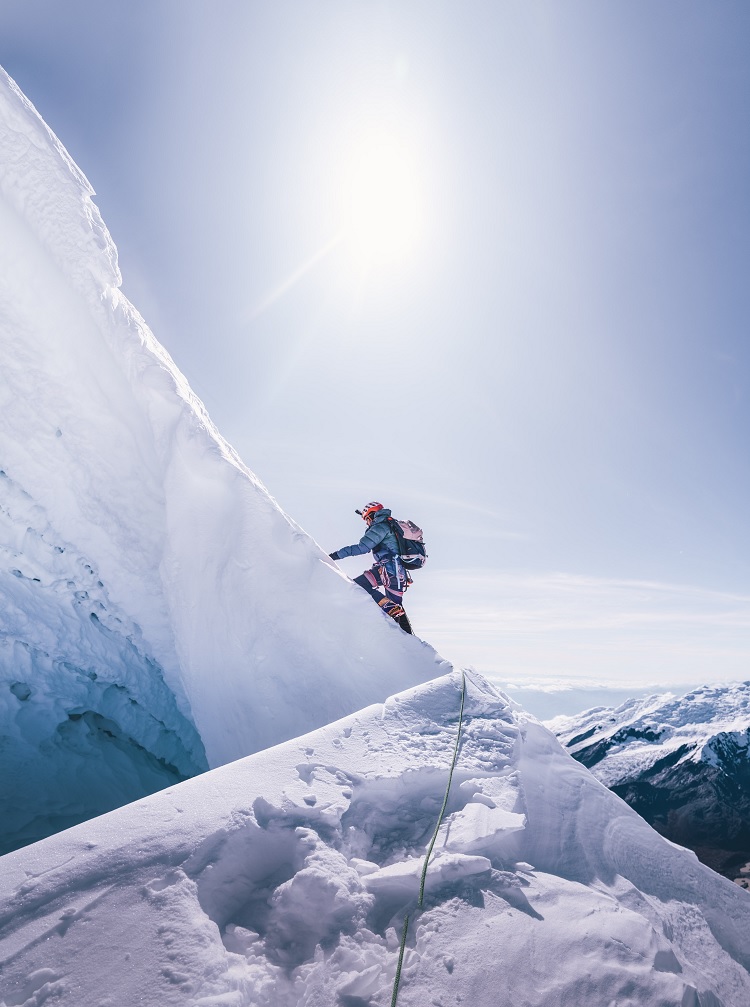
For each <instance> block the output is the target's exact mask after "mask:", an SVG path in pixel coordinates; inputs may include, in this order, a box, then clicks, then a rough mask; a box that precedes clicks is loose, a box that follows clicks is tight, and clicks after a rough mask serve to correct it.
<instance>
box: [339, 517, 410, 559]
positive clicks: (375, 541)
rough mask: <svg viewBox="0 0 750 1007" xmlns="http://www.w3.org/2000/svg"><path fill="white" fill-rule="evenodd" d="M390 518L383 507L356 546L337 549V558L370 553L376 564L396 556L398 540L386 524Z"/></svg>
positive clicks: (397, 553)
mask: <svg viewBox="0 0 750 1007" xmlns="http://www.w3.org/2000/svg"><path fill="white" fill-rule="evenodd" d="M390 516H391V512H390V511H389V510H388V509H387V508H385V507H384V508H383V510H379V511H377V513H376V514H375V519H374V521H373V522H372V524H371V525H370V527H369V528H368V529H367V531H366V532H365V533H364V535H363V536H362V538H361V539H360V540H359V542H358V543H357V544H356V545H346V546H344V548H343V549H338V550H337V552H336V555H337V556H338V558H339V559H344V558H345V557H347V556H363V555H364V554H365V553H367V552H371V553H372V555H373V557H374V559H375V560H376V562H378V563H382V562H383V561H384V560H388V559H393V557H394V556H398V555H399V550H398V540H397V538H396V535H395V534H394V532H392V531H391V526H390V525H389V524H388V518H389V517H390Z"/></svg>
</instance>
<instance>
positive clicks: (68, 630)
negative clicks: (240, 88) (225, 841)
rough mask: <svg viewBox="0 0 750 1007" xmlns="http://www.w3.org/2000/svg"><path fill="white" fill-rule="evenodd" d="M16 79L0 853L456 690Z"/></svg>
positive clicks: (1, 384)
mask: <svg viewBox="0 0 750 1007" xmlns="http://www.w3.org/2000/svg"><path fill="white" fill-rule="evenodd" d="M92 195H93V190H92V189H91V187H90V185H89V184H88V182H87V181H86V179H85V177H84V176H83V175H82V173H81V172H80V170H79V169H78V168H77V167H76V166H75V165H74V164H73V162H72V161H71V159H70V157H69V156H68V154H67V153H66V151H65V150H64V148H63V147H62V146H61V144H60V143H59V141H58V140H57V139H56V137H55V136H54V135H53V134H52V133H51V132H50V131H49V129H48V128H47V126H46V125H45V124H44V123H43V121H42V120H41V119H40V117H39V116H38V115H37V113H36V111H35V110H34V109H33V107H32V106H31V105H30V104H29V102H28V101H27V100H26V99H25V98H24V97H23V95H22V94H21V93H20V92H19V90H18V89H17V87H16V86H15V84H14V83H13V82H12V81H11V80H10V79H9V78H8V77H7V75H6V74H5V73H4V72H3V71H2V70H0V718H2V720H1V722H0V735H1V736H2V745H1V746H0V753H1V754H0V758H1V759H2V763H1V765H0V769H1V770H2V772H1V773H0V776H1V777H2V785H1V786H2V789H0V819H1V820H2V822H3V824H2V828H1V831H2V833H4V835H3V837H2V842H3V843H4V844H5V846H4V847H3V846H2V845H0V850H1V849H3V848H5V849H7V848H8V847H9V846H12V845H13V844H18V843H23V842H28V841H30V840H31V839H34V838H38V837H40V836H44V835H47V834H49V833H50V832H52V831H54V830H55V829H59V828H61V827H63V826H65V825H69V824H71V822H75V821H80V820H81V819H83V818H85V817H87V816H90V815H92V814H96V813H99V812H102V811H105V810H108V809H110V808H111V807H113V806H114V805H116V804H119V803H122V802H123V801H127V800H131V799H133V798H135V797H139V796H142V795H143V794H145V793H149V792H152V791H153V790H155V789H157V788H158V787H161V786H165V785H168V784H170V783H173V782H175V781H177V780H180V779H183V778H185V777H189V776H192V775H194V774H195V773H198V772H200V771H202V770H204V769H206V768H207V767H208V766H209V765H210V766H212V767H215V766H219V765H221V764H223V763H225V762H228V761H230V760H233V759H236V758H239V757H241V756H244V755H247V754H248V753H250V752H254V751H258V750H261V749H264V748H267V747H268V746H269V745H273V744H276V743H278V742H280V741H282V740H285V739H288V738H292V737H295V736H296V735H299V734H302V733H304V732H306V731H309V730H311V729H312V728H314V727H318V726H321V725H323V724H325V723H328V722H329V721H330V720H331V719H335V718H337V717H340V716H343V715H345V714H347V713H350V712H352V711H353V710H356V709H358V708H360V707H362V706H365V705H367V704H369V703H372V702H376V701H382V699H383V698H384V697H385V696H387V695H388V694H389V693H390V692H393V691H394V690H395V689H397V688H403V687H404V685H407V684H415V683H417V682H423V681H426V680H428V679H430V678H432V677H433V676H434V675H435V674H439V673H441V671H444V670H445V668H447V665H443V663H442V662H441V659H440V658H438V657H437V655H436V654H435V653H434V651H433V650H432V649H431V648H429V647H428V646H426V645H424V644H422V643H421V642H420V641H418V640H416V639H412V638H409V637H407V636H405V635H404V634H403V633H402V632H401V631H400V630H399V629H398V628H397V627H396V625H395V623H393V622H392V621H391V620H389V619H388V618H387V617H386V616H385V615H383V613H382V612H380V611H379V610H378V609H377V607H376V606H375V605H374V604H373V603H372V601H371V600H370V599H369V598H368V597H367V596H366V594H365V593H364V592H363V591H362V590H361V589H360V588H358V587H357V586H356V585H353V584H352V583H351V582H350V581H349V580H348V579H347V578H346V577H344V576H343V574H341V573H340V572H339V571H338V570H337V569H335V567H334V566H333V564H332V563H331V562H330V561H329V560H328V557H327V555H326V554H325V553H324V552H323V551H322V550H321V549H319V548H318V546H317V545H316V544H315V543H314V542H313V541H312V540H311V539H310V538H309V537H308V536H307V535H306V534H305V533H304V532H303V531H302V530H301V529H300V528H299V527H298V526H297V525H296V524H295V523H294V522H293V521H291V520H290V519H289V518H288V517H287V516H286V515H285V514H284V513H283V512H282V511H281V509H280V508H279V506H278V505H277V504H276V502H275V501H274V500H272V499H271V497H270V496H269V495H268V493H267V492H266V490H265V489H264V487H263V486H262V485H261V483H260V482H259V481H258V479H257V478H256V477H255V476H254V475H253V474H252V473H251V472H250V471H249V470H248V468H247V467H246V466H245V465H244V464H243V463H242V462H241V461H240V459H239V458H238V457H237V455H236V454H235V452H234V451H233V450H232V448H231V447H230V446H229V445H228V444H227V443H226V442H225V441H224V440H223V439H222V437H221V436H220V435H219V434H218V432H217V431H216V429H215V428H214V427H213V425H212V423H211V421H210V420H209V418H208V416H207V415H206V412H205V410H204V408H203V406H202V404H201V403H200V402H199V401H198V399H197V398H196V397H195V395H194V394H193V393H192V391H191V390H190V388H189V386H188V384H187V382H186V381H185V379H184V377H183V376H182V375H181V374H180V372H179V371H178V370H177V368H176V367H175V365H174V363H173V362H172V360H171V359H170V357H169V356H168V354H167V353H166V352H165V350H164V349H163V348H162V347H161V346H160V345H159V344H158V343H157V342H156V340H155V339H154V337H153V335H152V334H151V332H150V331H149V329H148V327H147V326H146V324H145V323H144V321H143V319H142V318H141V317H140V316H139V314H138V312H137V311H136V310H135V309H134V308H133V306H132V305H131V304H130V303H129V302H128V301H127V299H126V298H125V297H124V296H123V295H122V294H121V292H120V291H119V289H118V288H119V284H120V274H119V270H118V267H117V255H116V251H115V247H114V245H113V243H112V240H111V238H110V236H109V234H108V232H107V230H106V228H105V226H104V223H103V222H102V220H101V217H100V215H99V211H98V210H97V208H96V206H95V205H94V203H93V202H92V198H91V197H92Z"/></svg>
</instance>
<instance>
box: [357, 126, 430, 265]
mask: <svg viewBox="0 0 750 1007" xmlns="http://www.w3.org/2000/svg"><path fill="white" fill-rule="evenodd" d="M345 198H346V203H345V214H346V224H345V233H346V239H347V243H348V244H349V245H350V247H351V251H352V253H353V254H354V255H356V256H357V258H359V259H360V260H363V261H365V262H367V263H369V264H378V263H381V264H384V263H387V262H390V261H395V260H398V259H401V258H402V257H403V256H404V255H405V254H406V253H408V252H409V251H410V250H411V249H412V248H413V246H414V244H415V242H416V239H417V237H418V231H419V223H420V221H419V217H420V185H419V175H418V171H417V165H416V162H415V159H414V157H413V156H412V155H411V153H410V152H409V151H408V150H406V149H405V148H404V147H403V145H401V144H400V143H398V142H397V141H396V140H394V139H393V138H391V137H385V136H371V137H368V138H367V139H366V140H365V141H363V142H362V143H360V145H359V146H358V147H357V149H356V151H355V152H354V154H353V156H352V158H351V161H350V164H349V166H348V171H347V177H346V184H345Z"/></svg>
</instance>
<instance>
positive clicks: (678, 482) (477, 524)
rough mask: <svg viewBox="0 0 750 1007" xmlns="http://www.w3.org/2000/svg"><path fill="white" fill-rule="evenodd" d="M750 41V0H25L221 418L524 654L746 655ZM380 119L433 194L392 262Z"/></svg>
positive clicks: (136, 267) (520, 662) (710, 667)
mask: <svg viewBox="0 0 750 1007" xmlns="http://www.w3.org/2000/svg"><path fill="white" fill-rule="evenodd" d="M749 44H750V7H748V6H747V4H746V3H744V2H737V3H730V2H724V0H719V2H715V3H711V4H707V3H704V2H700V3H697V2H692V0H679V2H677V0H675V2H667V0H663V2H656V3H653V2H645V0H643V2H640V0H636V2H626V0H621V2H606V0H605V2H602V0H569V2H566V3H565V4H561V3H559V2H557V0H554V2H553V0H549V2H535V3H525V2H516V3H509V2H492V3H490V2H471V3H467V4H459V3H457V2H455V3H443V2H440V0H424V2H418V0H411V2H399V3H396V2H385V0H381V2H372V3H364V2H362V3H354V2H346V3H344V2H316V3H302V2H296V3H290V2H286V0H282V2H277V3H274V4H267V3H253V2H248V0H242V2H235V0H214V2H212V3H210V4H209V3H205V2H199V0H128V2H127V3H126V2H119V3H118V2H113V0H108V2H101V0H71V2H68V3H66V4H65V5H60V4H58V3H56V2H52V0H6V2H5V3H4V4H3V6H2V10H0V63H1V64H2V65H3V66H4V67H5V69H6V70H7V71H8V72H9V73H10V74H11V76H12V77H14V78H15V79H16V81H17V82H18V83H19V85H20V86H21V88H22V89H23V90H24V92H25V93H26V94H27V95H28V97H29V98H30V99H31V100H32V101H33V102H34V104H35V105H36V106H37V108H38V109H39V111H40V113H41V114H42V115H43V117H44V118H45V119H46V121H47V122H48V123H49V125H50V126H51V128H52V129H53V130H54V131H55V132H56V133H57V134H58V136H59V137H60V138H61V140H62V141H63V143H64V144H65V145H66V146H67V148H68V149H69V151H70V152H71V154H72V156H73V157H74V159H75V160H76V161H77V162H78V164H79V165H80V166H81V168H82V169H83V170H84V172H85V173H86V174H87V176H88V177H89V179H90V181H91V183H92V185H93V186H94V188H95V189H96V191H97V194H98V196H97V202H98V204H99V206H100V208H101V210H102V213H103V215H104V218H105V221H106V222H107V224H108V226H109V228H110V231H111V232H112V235H113V237H114V240H115V242H116V244H117V246H118V249H119V252H120V264H121V268H122V271H123V277H124V283H123V289H124V291H125V293H126V294H127V295H128V296H129V297H130V298H131V300H132V301H133V302H134V303H135V305H136V306H137V307H138V308H139V309H140V311H141V312H142V313H143V314H144V316H145V317H146V319H147V321H148V322H149V324H150V325H151V327H152V328H153V330H154V332H155V334H156V336H157V337H158V338H159V339H160V340H161V342H162V343H164V345H165V346H166V347H167V348H168V350H169V351H170V352H171V354H172V356H173V357H174V358H175V360H176V362H177V364H178V365H179V366H180V368H181V369H182V370H183V371H184V373H185V374H186V375H187V377H188V379H189V380H190V382H191V384H192V385H193V387H194V389H195V390H196V391H197V393H198V394H199V395H200V396H201V398H202V399H203V400H204V402H205V403H206V405H207V407H208V409H209V412H210V413H211V415H212V417H213V419H214V420H215V422H216V423H217V425H218V426H219V428H220V430H221V431H222V433H223V434H224V435H225V436H226V437H227V439H228V440H229V441H230V442H231V443H233V444H234V445H235V447H236V448H237V449H238V450H239V452H240V454H241V455H242V457H243V458H244V459H245V461H246V462H247V463H248V465H249V466H250V467H251V468H252V469H253V470H254V471H256V472H257V473H258V475H259V476H260V477H261V478H262V479H263V480H264V482H265V483H266V485H267V486H268V488H269V490H270V491H271V493H272V494H273V495H274V496H275V497H276V498H277V499H278V501H279V502H280V504H281V505H282V506H283V507H284V509H285V510H287V511H288V512H289V513H290V514H291V515H292V516H293V517H294V518H295V519H296V520H297V521H298V522H299V523H300V524H301V525H302V526H303V527H305V528H306V529H307V530H308V531H309V532H310V533H311V534H312V535H313V536H314V537H315V538H316V539H317V540H318V541H319V542H320V543H321V545H323V546H324V547H325V548H326V549H334V548H337V547H339V546H342V545H344V544H348V543H350V542H352V541H354V540H355V539H356V538H357V537H358V536H359V534H360V533H361V531H362V530H363V529H362V526H361V523H360V522H359V519H358V518H357V517H356V516H355V515H354V514H353V510H354V507H357V506H361V504H362V503H364V502H365V501H367V500H370V499H381V500H383V501H384V502H385V503H386V504H389V505H391V506H392V507H393V509H394V511H396V512H397V513H398V514H399V515H400V516H404V517H411V518H413V519H414V520H416V521H417V522H418V523H419V524H421V525H422V526H423V527H424V528H425V530H426V533H427V538H428V547H429V550H430V554H431V555H430V563H429V566H428V567H427V568H426V569H425V570H424V571H423V572H422V573H420V574H419V576H418V582H417V584H416V585H415V587H414V589H413V591H412V593H411V594H410V595H409V598H408V601H409V605H408V608H409V610H410V612H411V613H412V616H413V619H414V622H415V624H416V626H417V629H418V631H422V632H423V634H424V636H425V637H426V638H428V639H430V641H431V642H433V643H435V644H436V645H437V646H438V647H439V649H441V650H442V651H443V652H445V653H446V654H447V656H449V657H452V658H454V659H456V660H458V661H462V662H470V663H473V664H475V665H476V666H477V667H479V668H480V669H481V670H484V671H489V672H493V673H495V674H497V675H498V676H499V677H500V678H501V679H503V680H507V681H525V682H531V681H542V682H543V681H547V680H550V681H552V680H554V681H558V680H561V679H562V680H566V681H569V680H574V681H600V682H603V683H607V684H611V685H614V684H617V685H620V684H623V683H628V682H632V683H634V684H637V685H640V684H643V685H649V684H657V685H669V684H677V683H689V682H694V683H699V682H707V681H716V680H719V679H725V678H741V677H747V666H748V658H749V657H750V563H749V562H748V544H749V543H748V517H747V512H748V506H747V500H748V497H749V496H750V467H749V465H748V451H747V440H748V434H749V433H750V404H749V402H750V400H749V399H748V390H749V386H750V378H749V377H748V374H749V366H748V365H750V342H749V340H748V322H747V320H748V300H749V299H750V283H748V279H747V277H748V261H749V258H750V255H749V252H750V248H749V244H750V228H749V227H748V223H750V220H749V217H750V214H749V212H748V211H749V202H750V188H749V187H748V182H747V180H748V178H750V125H749V124H750V80H749V79H748V78H749V77H750V64H748V60H747V52H748V45H749ZM373 133H375V134H377V135H380V134H383V133H386V134H387V135H388V136H389V137H391V138H392V139H393V140H394V142H395V143H396V144H397V145H398V147H399V149H400V150H401V151H403V152H405V156H406V158H407V160H408V163H409V165H410V170H411V172H412V180H414V179H416V185H417V192H418V197H417V198H415V200H414V202H415V203H418V210H419V213H418V222H417V225H416V226H415V236H414V240H413V242H412V244H411V245H410V246H409V248H408V249H407V250H406V252H405V253H401V254H398V255H397V254H395V253H394V254H393V255H392V256H391V257H390V258H389V255H388V254H387V253H388V249H387V248H386V250H385V253H384V254H383V256H382V258H381V259H378V261H375V262H373V261H368V260H367V259H366V257H365V259H362V257H361V256H360V255H359V253H360V252H361V251H362V249H361V247H360V246H357V245H356V244H355V245H353V244H352V242H351V241H349V239H348V238H346V239H342V237H341V235H342V228H343V229H344V230H346V229H347V228H348V227H349V226H350V225H349V218H348V217H347V215H346V214H347V208H346V205H345V199H344V195H343V194H345V193H346V192H347V191H348V186H349V185H350V183H351V181H352V179H351V172H352V170H353V169H352V167H351V165H352V163H353V159H355V160H356V158H355V153H356V151H357V150H358V149H359V148H360V146H361V144H362V142H363V138H366V137H368V136H370V135H371V134H373ZM348 173H349V174H348ZM368 184H369V183H368ZM372 185H373V198H374V196H375V195H376V193H375V192H374V189H375V188H376V187H377V183H376V182H373V183H372ZM347 233H348V232H347ZM360 245H361V243H360ZM386 245H387V234H386ZM360 568H361V562H360V563H359V564H358V563H357V561H349V562H348V563H347V564H346V566H345V569H346V570H347V572H349V573H351V574H352V575H355V574H356V573H357V572H359V569H360ZM644 585H645V586H644Z"/></svg>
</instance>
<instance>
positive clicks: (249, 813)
mask: <svg viewBox="0 0 750 1007" xmlns="http://www.w3.org/2000/svg"><path fill="white" fill-rule="evenodd" d="M459 699H460V676H459V675H457V674H455V673H454V674H451V675H449V676H445V677H443V678H440V679H437V680H435V681H433V682H431V683H429V684H427V685H423V686H419V687H417V688H414V689H411V690H408V691H406V692H402V693H400V694H398V695H396V696H393V697H391V698H390V699H388V700H387V701H386V702H385V704H384V705H382V706H381V705H376V706H371V707H369V708H368V709H365V710H363V711H361V712H360V713H357V714H354V715H352V716H349V717H347V718H345V719H343V720H341V721H339V722H338V723H335V724H331V725H329V726H327V727H324V728H321V729H319V730H317V731H315V732H313V733H311V734H308V735H307V736H306V737H302V738H298V739H295V740H293V741H289V742H287V743H285V744H283V745H280V746H278V747H276V748H274V749H271V750H269V751H265V752H262V753H258V754H256V755H253V756H250V757H249V758H246V759H243V760H242V761H239V762H236V763H235V764H233V765H231V766H225V767H223V768H221V769H218V770H215V771H214V772H211V773H208V774H205V775H203V776H200V777H198V778H196V779H193V780H189V781H188V782H186V783H182V784H179V785H177V786H175V787H172V788H170V789H169V790H166V791H162V792H161V793H159V794H155V795H153V796H151V797H148V798H145V799H143V800H141V801H139V802H138V803H136V804H133V805H131V806H129V807H127V808H121V809H119V810H117V811H114V812H112V813H110V814H108V815H106V816H103V817H101V818H98V819H96V820H94V821H92V822H88V823H86V824H85V825H81V826H78V827H76V828H74V829H71V830H69V831H67V832H65V833H62V834H60V835H57V836H54V837H52V838H50V839H47V840H45V841H43V842H41V843H38V844H36V845H35V846H32V847H29V848H27V849H25V850H22V851H18V852H16V853H11V854H9V855H8V856H6V857H4V858H3V859H2V861H0V864H1V865H2V877H3V881H2V889H3V894H2V896H1V897H0V962H1V963H2V971H1V972H0V975H2V980H0V1004H2V1005H3V1007H9V1005H11V1004H13V1005H22V1004H23V1005H25V1007H31V1005H34V1007H37V1005H38V1004H41V1003H42V1002H44V1000H45V998H53V997H54V1002H55V1003H56V1004H57V1003H59V1004H61V1005H63V1007H64V1005H66V1004H70V1005H73V1004H75V1005H76V1007H109V1005H112V1007H114V1005H117V1007H123V1005H131V1004H133V1005H134V1004H139V1005H151V1004H153V1005H168V1004H175V1005H181V1007H188V1005H190V1007H192V1005H195V1007H198V1005H200V1007H209V1005H211V1007H242V1005H248V1007H249V1005H253V1007H292V1005H295V1007H297V1005H300V1007H301V1005H304V1007H323V1005H326V1007H331V1005H340V1007H363V1005H373V1007H376V1005H387V1004H389V1003H390V999H391V992H392V985H393V979H394V972H395V968H396V962H397V958H398V937H397V933H399V932H400V928H401V922H402V919H403V915H404V913H405V912H409V913H410V914H411V926H410V931H409V937H408V940H407V952H406V956H405V960H404V971H403V975H402V980H401V988H400V993H399V1001H398V1002H399V1004H400V1005H402V1007H409V1005H415V1007H416V1005H420V1007H421V1005H425V1004H427V1005H436V1007H448V1005H449V1004H457V1003H466V1004H472V1005H474V1007H496V1005H498V1004H509V1005H511V1004H512V1005H524V1007H537V1005H539V1007H553V1005H554V1007H558V1005H559V1007H562V1005H566V1007H746V1005H747V1003H748V1002H750V972H748V967H750V942H749V941H748V938H747V934H748V933H749V932H750V897H748V894H747V893H746V892H744V891H743V890H741V889H740V888H739V887H737V886H736V885H733V884H731V882H729V881H727V880H725V879H723V878H721V877H719V876H718V875H716V874H714V873H713V872H712V871H710V870H708V869H707V868H705V867H703V866H702V865H701V864H699V863H698V861H697V860H696V858H695V856H694V855H693V854H692V853H689V852H688V851H686V850H684V849H682V848H680V847H676V846H674V845H673V844H671V843H669V842H667V841H666V840H664V839H662V838H661V837H660V836H658V835H657V834H656V833H655V832H654V831H653V830H652V829H651V828H650V827H649V826H648V825H647V824H646V823H645V822H644V821H643V820H642V819H641V818H639V816H638V815H636V814H635V813H634V812H633V811H631V810H630V809H629V808H628V807H627V806H626V805H625V804H624V803H623V802H622V801H620V800H619V798H617V797H616V796H615V795H613V794H612V793H611V792H609V791H608V790H607V789H606V788H604V787H602V786H601V785H600V784H599V783H598V782H597V781H596V780H595V779H594V778H593V777H592V776H591V774H590V773H589V772H588V771H587V770H586V769H585V768H584V767H582V766H581V765H580V764H578V763H577V762H575V761H574V760H573V759H571V758H570V757H569V756H568V755H567V754H566V753H565V752H564V751H563V749H562V748H561V747H560V745H559V744H558V742H557V741H556V739H555V738H554V736H553V735H552V734H551V733H550V732H549V731H548V730H547V729H546V728H544V727H543V726H542V725H541V724H539V723H538V722H537V721H535V720H534V719H533V718H531V717H529V716H528V715H526V714H524V712H523V711H522V710H520V708H518V707H517V706H516V705H515V704H514V703H512V701H510V700H508V699H507V697H504V696H503V695H502V694H500V693H497V692H496V691H494V690H493V689H492V687H491V686H490V685H489V684H488V683H487V682H485V681H484V680H483V679H481V677H480V676H478V675H476V674H474V673H468V674H467V696H466V707H465V714H464V728H463V732H462V739H461V746H460V750H459V754H458V760H457V765H456V770H455V774H454V778H453V786H452V789H451V796H450V800H449V804H448V809H447V812H448V813H447V818H446V820H445V822H444V825H443V828H442V829H441V832H440V836H439V838H438V842H437V844H436V847H435V855H434V859H433V860H432V862H431V864H430V867H429V870H428V874H427V888H426V891H427V894H426V896H425V904H424V909H423V911H422V912H419V911H417V910H416V905H415V904H416V898H417V891H418V886H419V874H420V871H421V867H422V862H423V857H424V855H425V850H426V845H427V843H428V842H429V839H430V837H431V834H432V832H433V830H434V826H435V822H436V819H437V813H438V810H439V807H440V804H441V801H442V798H443V793H444V789H445V786H446V781H447V777H448V771H449V767H450V761H451V756H452V752H453V746H454V742H455V735H456V728H457V722H458V709H459Z"/></svg>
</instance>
